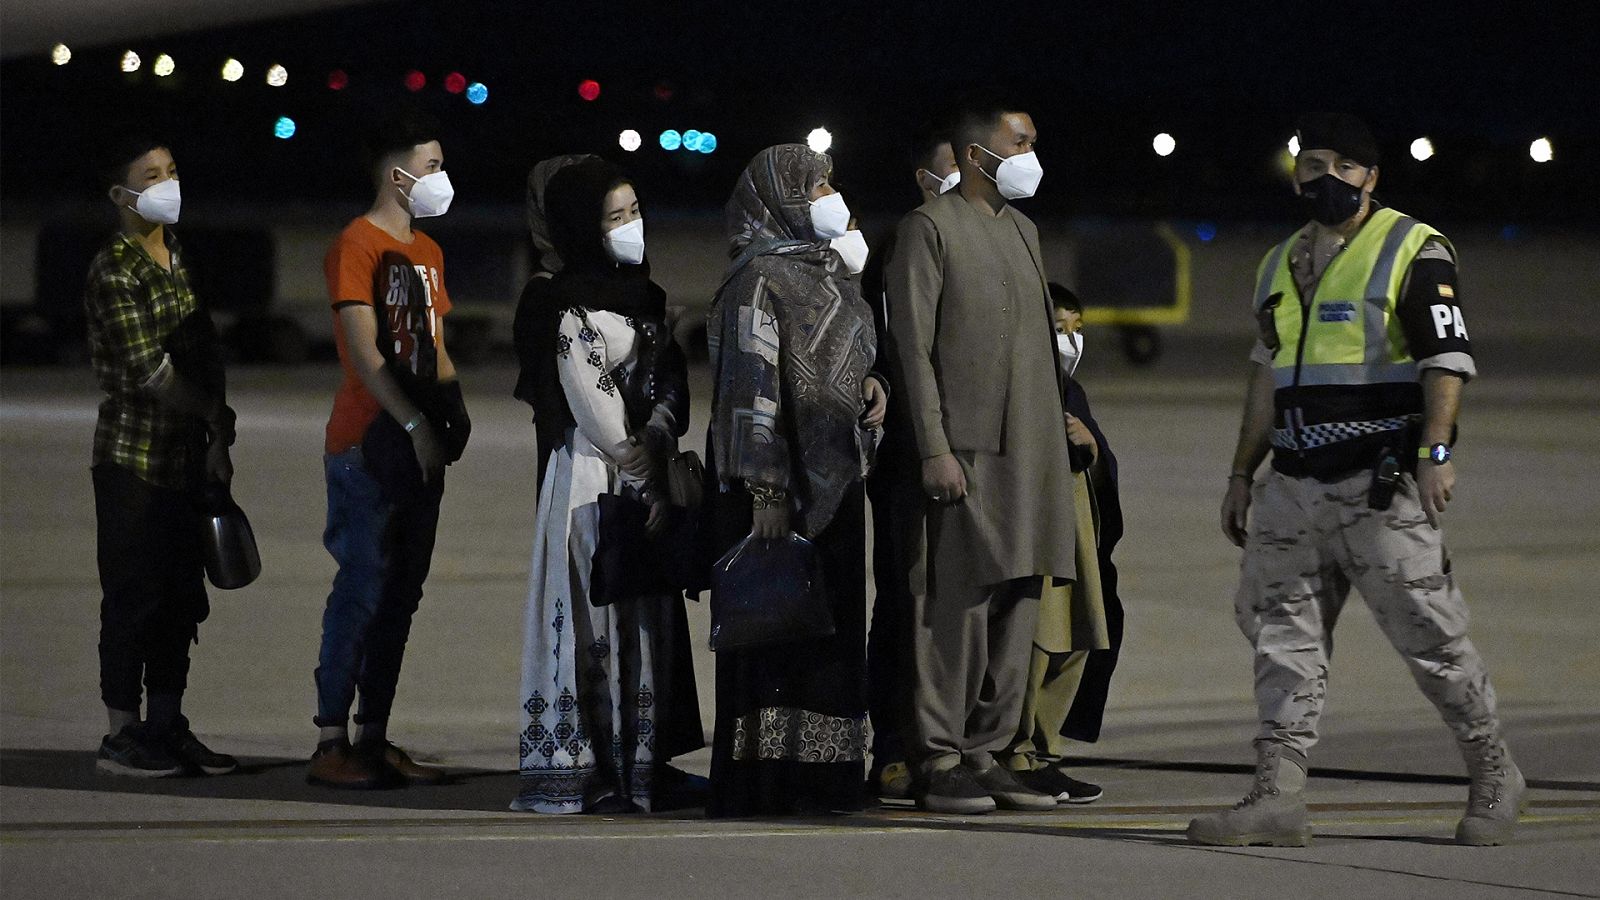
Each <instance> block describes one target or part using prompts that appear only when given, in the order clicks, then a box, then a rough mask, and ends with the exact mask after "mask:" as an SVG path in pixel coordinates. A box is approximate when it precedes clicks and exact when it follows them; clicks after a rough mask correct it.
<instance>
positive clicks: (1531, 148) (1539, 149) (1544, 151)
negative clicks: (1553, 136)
mask: <svg viewBox="0 0 1600 900" xmlns="http://www.w3.org/2000/svg"><path fill="white" fill-rule="evenodd" d="M1528 156H1529V157H1530V158H1531V159H1532V160H1533V161H1534V162H1536V163H1547V162H1549V161H1550V160H1552V159H1555V158H1556V148H1555V147H1554V146H1552V145H1551V143H1550V139H1549V138H1547V137H1542V138H1539V139H1538V140H1537V141H1534V142H1533V143H1531V144H1529V145H1528Z"/></svg>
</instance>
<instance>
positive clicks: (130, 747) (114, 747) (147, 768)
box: [94, 723, 183, 778]
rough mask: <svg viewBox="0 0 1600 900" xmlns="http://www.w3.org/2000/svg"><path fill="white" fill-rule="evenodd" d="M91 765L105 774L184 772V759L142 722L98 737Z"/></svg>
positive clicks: (160, 775)
mask: <svg viewBox="0 0 1600 900" xmlns="http://www.w3.org/2000/svg"><path fill="white" fill-rule="evenodd" d="M94 767H95V768H96V769H97V770H99V771H101V772H105V773H106V774H108V775H125V776H129V777H132V778H170V777H172V776H173V775H181V774H182V773H183V761H182V760H180V759H178V758H177V757H175V756H173V755H172V751H171V750H170V749H168V747H167V745H166V742H165V741H163V740H161V739H160V737H159V736H157V735H155V734H154V733H152V732H151V730H150V729H149V728H148V727H146V726H145V725H144V724H143V723H135V724H133V725H129V726H127V727H126V728H124V729H122V730H121V731H119V732H117V733H116V734H114V735H112V734H108V735H106V736H105V737H104V738H103V739H102V740H101V741H100V752H99V753H98V754H96V756H95V761H94Z"/></svg>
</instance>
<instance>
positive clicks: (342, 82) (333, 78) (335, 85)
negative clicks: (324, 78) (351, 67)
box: [328, 69, 350, 91]
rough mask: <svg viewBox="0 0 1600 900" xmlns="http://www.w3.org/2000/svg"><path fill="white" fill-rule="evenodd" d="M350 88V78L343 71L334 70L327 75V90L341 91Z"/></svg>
mask: <svg viewBox="0 0 1600 900" xmlns="http://www.w3.org/2000/svg"><path fill="white" fill-rule="evenodd" d="M349 86H350V76H349V74H348V73H346V72H345V70H343V69H334V70H333V71H332V72H329V73H328V90H330V91H342V90H344V89H345V88H347V87H349Z"/></svg>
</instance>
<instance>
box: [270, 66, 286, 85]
mask: <svg viewBox="0 0 1600 900" xmlns="http://www.w3.org/2000/svg"><path fill="white" fill-rule="evenodd" d="M288 83H289V70H288V69H285V68H284V67H283V66H280V65H277V64H276V63H274V64H273V66H272V68H270V69H268V70H267V84H270V85H272V86H273V87H283V86H284V85H286V84H288Z"/></svg>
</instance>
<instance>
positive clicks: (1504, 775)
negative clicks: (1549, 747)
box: [1456, 749, 1528, 847]
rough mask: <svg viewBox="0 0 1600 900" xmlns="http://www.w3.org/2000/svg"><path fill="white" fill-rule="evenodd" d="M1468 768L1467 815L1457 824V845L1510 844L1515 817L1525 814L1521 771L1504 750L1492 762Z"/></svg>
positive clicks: (1515, 826)
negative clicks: (1469, 781) (1469, 780)
mask: <svg viewBox="0 0 1600 900" xmlns="http://www.w3.org/2000/svg"><path fill="white" fill-rule="evenodd" d="M1468 765H1469V771H1470V772H1471V774H1472V787H1471V788H1470V789H1469V790H1468V792H1467V814H1466V815H1465V816H1462V818H1461V822H1460V823H1459V824H1458V825H1456V843H1458V844H1465V845H1466V846H1469V847H1498V846H1500V845H1501V844H1505V843H1509V842H1510V841H1511V835H1512V834H1513V833H1514V832H1515V831H1516V829H1517V817H1518V816H1520V815H1522V813H1524V812H1526V811H1527V805H1528V801H1527V799H1526V798H1525V797H1524V796H1523V794H1524V793H1525V792H1526V791H1527V789H1528V782H1527V781H1526V780H1525V779H1524V778H1523V777H1522V770H1521V769H1519V768H1517V764H1516V763H1514V762H1512V761H1511V754H1510V753H1509V752H1506V751H1505V750H1503V749H1502V750H1501V755H1500V756H1499V757H1498V758H1496V759H1494V760H1492V761H1485V762H1483V763H1481V764H1477V765H1474V764H1472V763H1469V764H1468Z"/></svg>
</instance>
